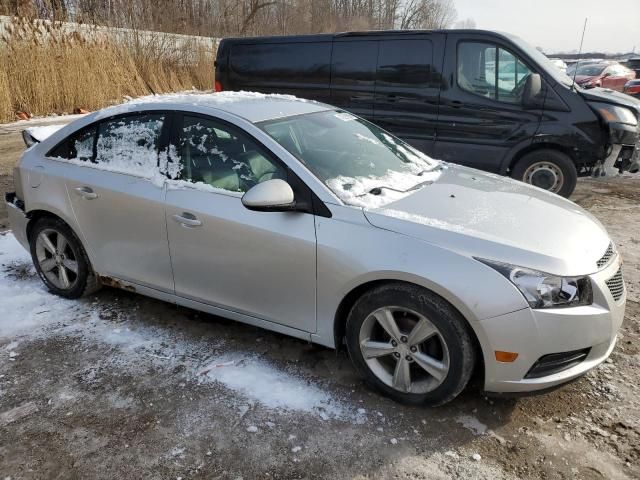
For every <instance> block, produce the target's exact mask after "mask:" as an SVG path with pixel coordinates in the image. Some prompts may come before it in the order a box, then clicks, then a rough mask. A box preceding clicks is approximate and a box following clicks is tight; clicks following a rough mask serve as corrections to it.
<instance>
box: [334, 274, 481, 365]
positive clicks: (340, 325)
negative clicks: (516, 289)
mask: <svg viewBox="0 0 640 480" xmlns="http://www.w3.org/2000/svg"><path fill="white" fill-rule="evenodd" d="M388 283H400V284H406V285H413V286H417V287H420V288H423V289H425V290H428V291H429V292H431V293H433V294H434V295H437V296H439V297H440V298H442V299H443V300H444V301H445V302H447V303H448V304H449V305H450V306H451V308H453V309H454V310H455V311H456V312H458V314H459V315H460V316H461V317H462V318H463V319H464V321H465V322H464V323H465V325H466V326H467V329H468V332H469V334H470V336H471V338H472V341H473V345H474V347H475V349H476V373H477V372H482V374H483V375H484V355H483V350H482V345H481V343H480V339H479V337H478V333H477V332H476V329H475V328H474V326H473V323H472V322H471V321H469V318H468V316H467V315H465V314H464V313H463V312H462V311H461V310H460V309H459V308H457V307H456V306H455V305H454V304H453V303H452V302H451V301H450V300H449V299H448V298H446V297H447V295H446V294H445V295H442V294H441V292H438V291H435V290H434V289H432V288H429V287H427V286H425V285H421V284H420V283H416V282H411V281H406V280H398V279H394V278H384V279H376V280H369V281H367V282H364V283H361V284H359V285H357V286H355V287H353V288H352V289H351V290H350V291H349V292H348V293H347V294H346V295H345V296H344V297H343V298H342V300H341V301H340V304H339V305H338V308H337V309H336V313H335V317H334V321H333V335H334V345H335V348H336V350H337V351H341V350H342V349H343V347H344V339H345V333H346V325H347V317H348V316H349V312H350V311H351V309H352V308H353V306H354V304H355V303H356V301H357V300H358V299H359V298H360V297H361V296H362V295H364V294H365V293H366V292H368V291H370V290H372V289H374V288H376V287H379V286H381V285H385V284H388Z"/></svg>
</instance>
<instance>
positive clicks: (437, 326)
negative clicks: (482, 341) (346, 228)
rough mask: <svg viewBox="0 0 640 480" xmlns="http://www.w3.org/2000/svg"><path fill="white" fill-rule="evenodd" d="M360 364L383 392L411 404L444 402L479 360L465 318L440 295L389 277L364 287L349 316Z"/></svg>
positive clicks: (353, 352)
mask: <svg viewBox="0 0 640 480" xmlns="http://www.w3.org/2000/svg"><path fill="white" fill-rule="evenodd" d="M346 336H347V348H348V351H349V356H350V357H351V360H352V362H353V364H354V366H355V368H356V370H357V371H358V372H359V373H360V374H361V375H362V376H363V377H364V379H365V381H366V382H367V383H368V384H370V385H371V386H373V387H374V388H376V389H378V390H380V391H381V392H382V393H383V394H385V395H387V396H389V397H391V398H393V399H394V400H397V401H399V402H402V403H407V404H412V405H431V406H436V405H442V404H443V403H446V402H448V401H450V400H452V399H454V398H455V397H456V396H458V394H459V393H460V392H461V391H462V390H463V389H464V387H465V386H466V385H467V382H468V381H469V378H470V377H471V374H472V372H473V367H474V363H475V351H474V344H473V342H472V339H471V336H470V334H469V331H468V327H467V325H466V322H465V320H464V318H462V316H461V315H460V314H459V313H458V312H457V311H455V309H454V308H453V307H451V305H449V304H448V303H447V302H446V301H445V300H443V299H442V298H440V297H439V296H437V295H435V294H433V293H431V292H429V291H428V290H425V289H423V288H421V287H418V286H415V285H408V284H404V283H389V284H386V285H382V286H380V287H377V288H374V289H372V290H370V291H369V292H367V293H365V294H364V295H363V296H362V297H360V299H358V301H357V302H356V303H355V305H354V306H353V308H352V309H351V312H350V313H349V317H348V318H347V328H346Z"/></svg>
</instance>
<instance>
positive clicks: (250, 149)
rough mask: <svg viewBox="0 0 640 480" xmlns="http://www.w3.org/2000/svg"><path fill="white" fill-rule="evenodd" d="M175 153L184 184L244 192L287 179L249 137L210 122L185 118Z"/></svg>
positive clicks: (221, 124) (282, 169) (223, 125)
mask: <svg viewBox="0 0 640 480" xmlns="http://www.w3.org/2000/svg"><path fill="white" fill-rule="evenodd" d="M177 150H178V151H177V154H178V157H179V158H180V160H181V162H182V170H181V179H182V180H186V181H188V182H192V183H204V184H205V185H209V186H211V187H214V188H220V189H223V190H229V191H232V192H246V191H247V190H248V189H249V188H251V187H253V186H254V185H256V184H258V183H261V182H264V181H266V180H271V179H275V178H280V179H284V180H286V178H287V175H286V171H285V169H284V167H282V166H281V165H280V164H278V163H276V162H275V161H273V160H272V159H271V157H270V156H269V155H268V154H266V152H265V150H264V148H263V147H261V146H260V145H258V144H257V143H256V142H255V141H254V140H253V139H252V138H251V137H250V136H249V135H247V134H245V133H243V132H240V131H238V130H236V129H234V128H230V127H228V126H227V125H226V124H224V123H222V122H218V121H215V120H212V119H207V118H202V117H195V116H194V117H191V116H186V115H185V116H184V120H183V125H182V130H181V133H180V138H179V141H178V148H177Z"/></svg>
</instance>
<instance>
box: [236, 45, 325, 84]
mask: <svg viewBox="0 0 640 480" xmlns="http://www.w3.org/2000/svg"><path fill="white" fill-rule="evenodd" d="M330 61H331V43H330V42H323V43H311V42H309V43H307V42H298V43H281V44H280V43H267V44H259V45H234V46H233V47H232V48H231V55H230V61H229V63H230V70H231V72H232V73H233V74H234V75H235V76H236V77H238V79H240V80H243V81H244V82H246V83H255V82H273V81H274V80H275V81H282V80H285V81H286V82H299V81H304V82H311V83H328V82H329V63H330Z"/></svg>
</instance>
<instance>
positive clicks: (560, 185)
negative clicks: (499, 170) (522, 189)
mask: <svg viewBox="0 0 640 480" xmlns="http://www.w3.org/2000/svg"><path fill="white" fill-rule="evenodd" d="M511 178H514V179H516V180H520V181H521V182H524V183H528V184H530V185H534V186H536V187H539V188H542V189H544V190H549V191H550V192H553V193H557V194H558V195H561V196H563V197H565V198H568V197H569V196H570V195H571V194H572V193H573V190H574V189H575V188H576V183H577V182H578V171H577V170H576V165H575V163H573V161H572V160H571V158H569V157H568V156H567V155H565V154H564V153H562V152H559V151H558V150H551V149H544V150H536V151H534V152H531V153H527V154H526V155H524V156H523V157H522V158H521V159H520V160H518V162H517V163H516V164H515V166H514V167H513V169H512V170H511Z"/></svg>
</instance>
